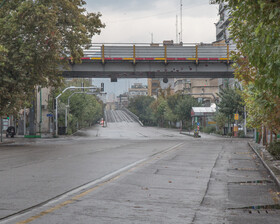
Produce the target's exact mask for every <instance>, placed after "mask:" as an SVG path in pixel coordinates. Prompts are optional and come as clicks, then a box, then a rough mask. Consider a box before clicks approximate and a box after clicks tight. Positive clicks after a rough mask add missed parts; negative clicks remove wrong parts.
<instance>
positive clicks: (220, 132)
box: [215, 130, 224, 135]
mask: <svg viewBox="0 0 280 224" xmlns="http://www.w3.org/2000/svg"><path fill="white" fill-rule="evenodd" d="M215 133H216V134H217V135H224V132H223V131H221V130H218V131H216V132H215Z"/></svg>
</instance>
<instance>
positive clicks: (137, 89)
mask: <svg viewBox="0 0 280 224" xmlns="http://www.w3.org/2000/svg"><path fill="white" fill-rule="evenodd" d="M128 95H129V97H130V98H132V97H135V96H147V95H148V87H147V86H145V85H143V84H142V83H134V84H133V85H132V86H131V87H130V88H129V89H128Z"/></svg>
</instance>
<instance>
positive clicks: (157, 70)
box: [63, 43, 236, 79]
mask: <svg viewBox="0 0 280 224" xmlns="http://www.w3.org/2000/svg"><path fill="white" fill-rule="evenodd" d="M235 50H236V47H235V45H215V44H203V43H201V44H93V45H92V47H91V48H89V49H88V50H84V57H83V58H82V63H81V64H73V63H70V64H71V65H70V70H68V71H64V72H63V76H64V77H66V78H111V79H114V78H165V77H166V78H233V77H234V75H233V69H232V68H231V64H232V61H231V60H230V55H231V52H232V51H235Z"/></svg>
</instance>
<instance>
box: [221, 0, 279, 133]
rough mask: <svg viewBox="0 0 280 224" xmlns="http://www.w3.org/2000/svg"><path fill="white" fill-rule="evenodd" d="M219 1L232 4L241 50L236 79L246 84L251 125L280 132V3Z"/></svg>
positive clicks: (236, 57)
mask: <svg viewBox="0 0 280 224" xmlns="http://www.w3.org/2000/svg"><path fill="white" fill-rule="evenodd" d="M217 2H219V3H222V2H226V3H228V7H229V10H230V12H231V21H230V32H231V38H232V39H233V41H234V42H235V43H236V44H237V49H238V52H237V53H235V54H234V56H233V59H234V61H235V62H236V63H235V64H234V68H235V77H237V78H238V79H239V80H240V81H241V82H242V84H243V88H244V91H243V96H244V99H245V103H246V108H247V111H248V115H249V117H248V119H249V124H250V125H251V127H254V128H257V129H259V130H260V129H261V127H262V126H263V125H264V126H266V127H268V128H270V129H271V130H272V131H273V132H279V131H280V119H279V108H280V75H279V71H280V20H279V18H280V1H278V0H269V1H268V0H258V1H251V0H243V1H235V0H217Z"/></svg>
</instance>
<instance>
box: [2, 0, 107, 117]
mask: <svg viewBox="0 0 280 224" xmlns="http://www.w3.org/2000/svg"><path fill="white" fill-rule="evenodd" d="M85 4H86V3H85V1H83V0H73V1H68V0H59V1H58V0H36V1H34V0H14V1H7V2H6V3H5V4H4V5H3V6H2V8H1V9H0V30H1V36H0V45H1V46H2V47H3V48H4V49H5V52H3V51H1V62H0V73H1V78H0V87H1V88H0V113H1V114H5V113H10V112H13V111H18V110H19V109H20V108H21V107H22V105H23V104H24V102H25V101H26V100H27V99H29V97H30V96H32V93H33V90H34V89H35V86H37V85H40V86H42V87H46V86H58V85H59V84H60V83H61V78H60V77H59V74H60V71H59V69H60V68H61V67H62V66H63V67H64V68H66V67H67V64H68V57H72V61H73V62H74V63H79V62H80V58H81V57H82V56H83V50H82V49H83V47H88V46H90V43H91V38H92V36H93V35H95V34H99V33H100V29H101V28H103V27H104V24H102V23H101V21H100V16H101V14H100V13H88V12H86V10H85V8H84V7H83V6H84V5H85Z"/></svg>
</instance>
